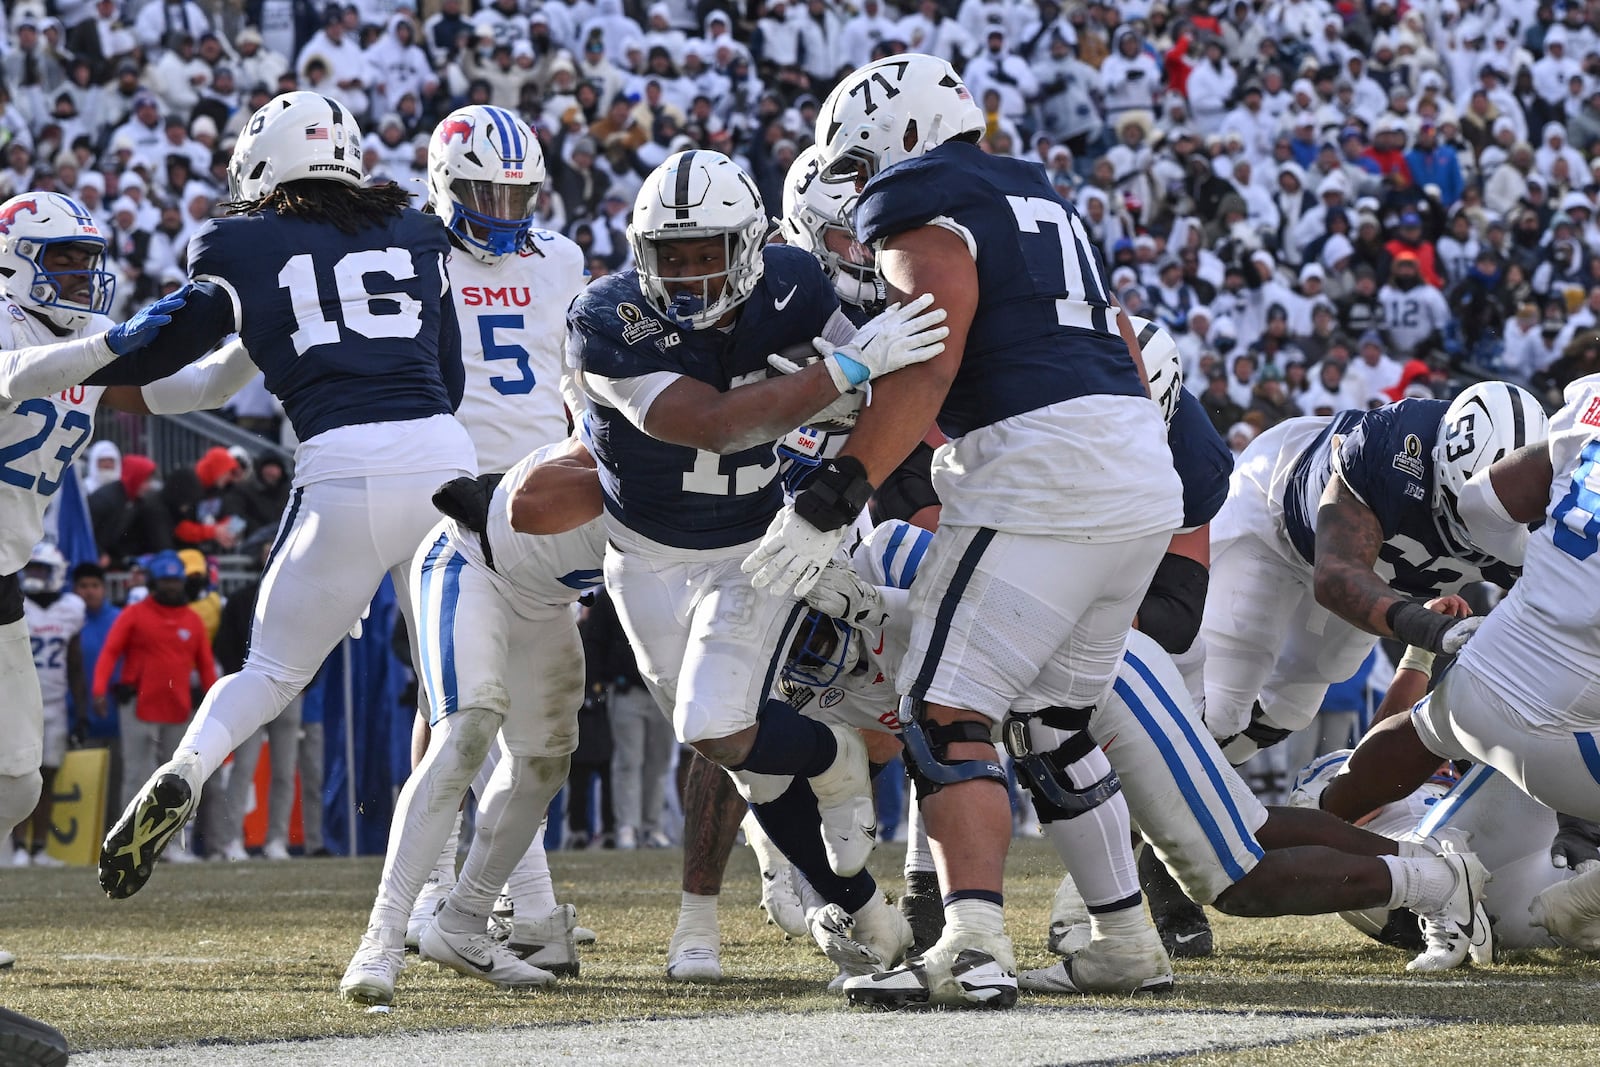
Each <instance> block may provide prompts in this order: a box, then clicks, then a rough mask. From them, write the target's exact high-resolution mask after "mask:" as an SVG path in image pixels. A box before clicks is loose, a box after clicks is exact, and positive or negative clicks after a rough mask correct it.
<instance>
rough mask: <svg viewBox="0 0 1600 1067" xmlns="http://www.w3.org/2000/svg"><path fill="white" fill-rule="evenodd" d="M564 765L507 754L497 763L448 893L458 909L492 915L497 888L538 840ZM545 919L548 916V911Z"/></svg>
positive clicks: (561, 761) (563, 775) (562, 778)
mask: <svg viewBox="0 0 1600 1067" xmlns="http://www.w3.org/2000/svg"><path fill="white" fill-rule="evenodd" d="M569 763H570V761H569V760H568V758H567V757H566V756H513V755H511V754H510V753H509V752H508V753H505V754H504V755H502V756H501V757H500V762H499V764H498V765H497V766H496V767H495V769H494V774H492V775H490V776H489V786H488V788H487V789H486V790H485V791H484V794H483V796H482V798H480V799H479V801H478V818H477V834H476V836H474V837H473V839H472V847H471V848H469V849H468V850H467V862H466V863H465V864H464V865H463V866H462V868H461V877H460V879H459V880H458V881H457V882H456V887H455V889H453V890H452V891H451V893H450V900H451V901H452V902H453V903H454V904H455V905H456V906H457V907H458V908H460V909H461V910H463V911H466V912H469V913H471V914H474V915H476V914H478V913H482V914H483V915H485V916H487V915H488V914H489V912H490V911H492V910H493V909H494V899H495V897H497V896H499V895H500V887H501V886H503V885H505V883H506V879H507V878H509V877H510V876H511V872H512V870H513V868H515V867H516V866H517V864H518V863H519V862H520V861H521V860H522V859H523V858H524V857H525V856H526V855H527V852H528V849H529V847H530V846H531V845H532V844H533V840H534V838H535V837H536V836H537V835H538V833H539V827H540V825H541V824H542V823H543V822H544V813H545V809H546V808H548V807H549V806H550V801H551V800H552V799H553V798H554V797H555V795H556V792H557V791H558V790H559V789H560V788H561V783H562V782H563V781H565V780H566V777H567V768H568V765H569ZM541 855H542V852H541ZM551 907H554V904H552V905H551ZM545 914H549V909H548V908H547V909H545Z"/></svg>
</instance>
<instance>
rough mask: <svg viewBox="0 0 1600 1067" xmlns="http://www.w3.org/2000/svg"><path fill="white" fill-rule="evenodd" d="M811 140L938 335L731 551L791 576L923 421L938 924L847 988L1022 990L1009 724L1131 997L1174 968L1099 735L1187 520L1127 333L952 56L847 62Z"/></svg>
mask: <svg viewBox="0 0 1600 1067" xmlns="http://www.w3.org/2000/svg"><path fill="white" fill-rule="evenodd" d="M817 129H818V133H819V138H818V141H819V144H821V145H822V177H823V178H824V179H833V180H839V181H851V180H854V181H855V183H856V186H857V188H858V190H859V191H860V200H859V201H858V204H857V207H856V215H855V226H854V232H855V234H856V236H857V237H858V238H859V239H860V240H861V241H862V242H863V243H865V244H867V245H869V246H872V247H873V248H874V249H875V250H876V253H877V265H878V269H879V271H880V272H881V273H882V275H883V279H884V283H885V287H886V293H887V297H888V299H890V300H905V299H910V298H912V297H914V296H919V295H920V296H926V295H932V296H933V297H934V299H935V306H937V307H942V308H944V309H945V310H946V311H947V312H948V315H949V318H948V320H947V321H948V322H949V324H950V330H951V334H950V343H949V344H948V345H947V347H946V349H945V351H944V352H943V354H942V355H941V356H939V357H936V358H935V359H933V360H930V361H928V362H927V363H924V364H921V365H919V366H917V367H912V368H909V369H908V370H907V371H906V372H904V373H901V374H899V375H895V376H891V377H890V378H888V379H886V380H885V381H884V382H882V383H880V384H879V385H878V386H875V388H877V389H878V390H879V394H880V395H879V396H877V397H876V398H875V399H874V402H873V403H872V404H871V405H870V406H868V407H866V408H865V409H863V411H862V413H861V418H860V421H859V422H858V424H857V426H856V429H855V430H854V432H853V433H852V434H851V438H850V441H849V442H848V443H847V444H846V446H845V449H844V453H843V454H842V455H841V456H840V457H839V458H838V459H836V460H833V461H830V463H828V464H825V465H824V466H823V467H822V468H821V469H820V470H819V471H818V473H817V474H815V475H813V476H812V478H811V479H810V480H809V481H808V482H807V486H806V488H805V490H804V491H803V492H802V493H801V494H800V496H799V497H798V498H797V499H796V501H795V503H794V505H793V506H792V507H789V508H786V509H785V511H784V513H783V514H781V515H780V516H779V518H778V519H777V520H775V522H774V523H773V526H772V528H771V529H770V530H769V532H768V535H767V537H766V538H765V539H764V541H763V543H762V545H761V547H760V549H758V550H757V552H755V553H753V554H752V555H751V557H750V558H749V559H747V560H746V562H745V567H746V568H747V569H748V570H749V571H750V572H751V573H752V574H753V580H754V582H755V584H756V585H758V586H766V587H770V588H771V589H772V590H774V591H777V592H779V593H787V592H788V591H789V590H791V589H801V590H803V589H804V588H805V587H807V586H809V585H810V584H811V583H812V582H814V581H815V579H816V575H817V573H818V572H819V571H820V569H821V567H822V566H823V565H824V564H825V563H826V561H827V559H828V558H829V557H830V556H831V554H832V552H833V550H834V546H835V545H837V544H838V543H839V539H840V536H841V531H842V529H843V528H844V527H845V526H846V525H847V524H848V523H850V522H851V521H853V520H854V518H855V515H854V513H853V512H852V511H851V509H850V508H849V507H848V503H849V502H850V501H853V500H854V499H856V498H857V497H860V496H865V495H866V494H867V493H868V492H870V491H871V489H872V487H873V486H875V485H878V484H880V483H882V482H883V480H884V479H885V478H886V477H887V476H888V475H889V473H890V472H891V471H892V470H894V469H895V467H896V466H897V465H898V464H899V463H900V462H901V461H902V460H903V459H905V458H906V456H907V455H908V454H909V453H910V452H911V451H912V450H913V448H914V447H915V445H916V444H917V443H918V442H919V441H921V440H922V438H923V436H924V435H925V434H926V432H927V431H928V428H929V427H930V426H931V425H932V424H933V423H934V421H935V419H936V418H937V421H938V424H939V427H940V429H941V430H943V431H944V432H945V433H946V434H947V435H949V436H950V438H951V441H950V442H949V443H948V444H946V445H943V446H941V447H940V448H939V450H938V452H937V454H936V456H935V459H934V465H933V477H934V483H935V487H936V489H937V491H938V494H939V498H940V501H941V504H942V515H941V520H940V521H941V533H940V536H939V537H938V538H937V539H936V541H935V544H934V546H933V548H932V549H931V550H930V555H929V558H928V559H927V560H926V561H924V563H923V566H922V569H921V577H920V578H919V580H918V582H917V584H916V585H915V586H914V587H913V589H912V605H911V609H912V611H913V613H914V616H915V617H914V620H913V631H912V639H911V645H910V650H909V652H908V653H907V655H906V658H905V661H904V663H903V664H902V668H901V670H900V671H899V677H900V684H901V686H902V695H903V696H904V697H905V700H906V702H905V705H904V713H903V715H902V719H903V727H904V728H903V738H904V740H905V744H906V747H907V751H908V754H909V755H910V757H911V759H910V761H909V762H910V764H912V765H914V770H913V774H914V776H915V779H916V782H917V788H918V793H919V796H920V800H921V803H922V805H923V815H924V818H925V821H926V824H927V827H928V833H929V836H930V838H931V839H932V841H933V843H934V850H935V856H936V858H937V860H938V862H939V867H940V871H939V873H940V881H941V882H942V883H943V885H944V888H945V889H946V891H947V895H946V897H945V903H946V908H945V910H946V918H947V924H946V927H945V931H944V934H943V935H942V936H941V937H940V939H939V941H938V943H936V944H935V945H934V946H933V947H932V948H930V949H929V950H928V951H927V952H925V953H923V955H922V956H921V957H920V958H917V959H913V960H912V961H910V962H908V963H907V964H906V965H905V966H904V967H902V968H900V969H899V970H896V971H890V972H888V973H887V974H883V975H875V976H870V977H861V978H856V979H852V980H851V981H849V982H847V983H845V990H846V993H847V995H848V996H850V997H851V998H852V999H853V1000H858V1001H865V1002H870V1003H878V1004H884V1005H889V1006H894V1005H899V1004H905V1003H912V1002H929V1001H931V1002H933V1003H938V1004H950V1005H979V1004H987V1005H999V1006H1004V1005H1009V1004H1011V1003H1014V1002H1015V1000H1016V981H1017V980H1016V974H1015V971H1016V964H1015V960H1014V958H1013V954H1012V950H1011V943H1010V941H1009V939H1007V938H1006V936H1005V933H1004V929H1003V913H1002V907H1003V903H1004V897H1003V890H1002V887H1003V875H1004V866H1005V854H1006V849H1007V846H1008V844H1009V840H1010V836H1011V811H1010V805H1009V802H1008V794H1007V789H1006V778H1005V774H1004V772H1003V771H1002V769H1001V767H1000V764H999V761H998V759H997V756H996V752H995V748H994V744H993V742H992V740H991V737H992V731H993V729H994V727H995V726H996V725H997V724H999V723H1001V722H1002V721H1005V722H1006V724H1007V727H1006V737H1007V741H1008V747H1009V748H1011V750H1012V752H1013V755H1014V756H1015V757H1016V759H1017V763H1018V766H1019V768H1021V769H1022V770H1023V771H1024V777H1026V778H1028V779H1029V788H1030V791H1031V792H1032V794H1033V796H1034V804H1035V808H1036V809H1037V810H1038V812H1039V814H1040V816H1041V821H1042V822H1043V823H1044V824H1045V830H1046V833H1047V835H1048V836H1049V837H1050V838H1051V840H1052V842H1053V843H1054V844H1055V845H1056V847H1057V849H1058V851H1060V852H1061V853H1062V856H1063V858H1064V859H1066V860H1067V861H1068V864H1069V867H1070V868H1071V869H1072V870H1073V872H1074V874H1075V875H1076V876H1077V879H1078V884H1079V887H1080V888H1081V889H1082V890H1083V891H1084V896H1085V898H1086V899H1087V900H1088V901H1089V904H1090V907H1091V909H1092V910H1093V911H1094V913H1095V922H1096V926H1097V933H1101V934H1104V935H1105V937H1104V938H1097V941H1096V946H1100V945H1101V944H1102V942H1105V943H1109V940H1110V939H1112V938H1115V939H1116V941H1117V945H1118V947H1117V948H1116V950H1115V951H1110V952H1104V951H1102V952H1100V957H1101V959H1100V962H1099V964H1098V968H1097V969H1098V973H1099V974H1100V975H1101V976H1102V977H1101V978H1099V979H1097V981H1104V982H1105V987H1106V988H1113V987H1115V988H1122V989H1125V990H1127V989H1133V988H1137V987H1138V986H1139V985H1141V984H1143V983H1144V982H1145V981H1146V980H1147V979H1150V978H1152V977H1155V976H1159V975H1162V974H1164V973H1165V972H1166V970H1167V968H1168V967H1169V966H1170V965H1169V964H1168V962H1167V959H1166V954H1165V953H1164V952H1163V951H1162V949H1161V942H1160V939H1159V938H1158V937H1157V936H1156V933H1155V930H1154V929H1153V928H1151V927H1150V925H1149V923H1148V921H1147V920H1146V919H1145V917H1144V909H1143V906H1142V905H1143V899H1142V896H1141V894H1140V891H1139V883H1138V879H1137V875H1136V873H1135V869H1134V862H1133V856H1132V852H1131V849H1130V848H1129V847H1128V812H1127V805H1126V803H1125V802H1124V801H1123V799H1122V797H1121V796H1120V795H1119V793H1118V784H1117V779H1116V776H1115V774H1114V773H1113V772H1112V771H1111V767H1110V764H1109V763H1107V762H1106V760H1105V756H1104V754H1103V753H1102V752H1101V751H1100V749H1099V747H1098V746H1097V745H1096V744H1095V742H1094V739H1093V738H1092V736H1091V735H1090V733H1089V730H1088V720H1089V715H1090V713H1091V712H1092V710H1093V708H1094V706H1095V705H1096V704H1097V703H1098V702H1099V701H1100V700H1101V699H1103V697H1104V694H1105V693H1106V692H1107V691H1108V690H1109V689H1110V686H1111V684H1112V681H1113V678H1114V676H1115V672H1116V665H1117V661H1118V657H1119V655H1120V654H1121V651H1122V646H1123V642H1124V640H1125V639H1126V635H1127V631H1128V628H1129V626H1130V624H1131V623H1132V622H1133V617H1134V614H1135V612H1136V611H1137V609H1138V606H1139V601H1140V598H1141V597H1142V596H1143V594H1144V591H1145V589H1146V588H1147V587H1148V586H1149V584H1150V579H1151V577H1152V576H1153V575H1154V573H1155V570H1156V566H1157V564H1158V563H1159V562H1160V560H1161V558H1162V555H1163V554H1164V553H1165V551H1166V546H1167V543H1168V541H1169V540H1170V539H1171V535H1172V533H1173V531H1174V530H1176V529H1178V528H1179V526H1180V525H1181V522H1182V493H1183V491H1182V486H1181V484H1180V483H1179V480H1178V476H1177V474H1176V473H1175V472H1174V471H1173V468H1172V457H1171V454H1170V452H1169V450H1168V448H1167V443H1166V427H1165V426H1164V425H1163V423H1162V420H1161V410H1160V408H1159V407H1158V406H1157V405H1156V404H1154V403H1152V402H1151V400H1150V395H1149V392H1148V386H1147V384H1146V381H1145V375H1144V371H1143V366H1142V363H1141V361H1140V357H1139V353H1138V346H1137V340H1136V338H1135V337H1134V335H1133V331H1132V327H1131V324H1130V323H1129V322H1128V321H1127V319H1126V317H1125V316H1124V315H1123V314H1122V313H1121V311H1120V309H1119V308H1118V307H1117V306H1116V305H1115V304H1114V303H1113V302H1112V300H1111V298H1110V295H1109V290H1108V287H1107V284H1106V279H1105V277H1104V270H1103V267H1102V265H1101V263H1100V260H1099V255H1098V253H1097V252H1096V250H1095V249H1094V246H1093V244H1092V242H1091V241H1090V239H1089V237H1088V234H1087V233H1086V231H1085V230H1084V226H1083V223H1082V222H1081V221H1080V220H1079V219H1078V217H1077V214H1076V213H1075V212H1074V211H1073V209H1072V206H1071V205H1070V204H1068V203H1067V202H1065V201H1064V200H1062V199H1061V198H1060V197H1059V196H1057V195H1056V193H1055V191H1054V190H1053V189H1052V188H1051V186H1050V184H1049V182H1048V181H1047V180H1046V179H1045V177H1044V172H1043V171H1041V170H1040V169H1039V168H1038V167H1037V166H1035V165H1032V164H1028V163H1026V162H1025V161H1019V160H1013V159H1009V158H1005V157H998V156H991V155H988V154H986V153H984V152H983V151H982V150H981V149H979V148H978V146H977V141H978V139H979V137H980V136H981V135H982V132H983V129H984V117H983V112H982V111H981V110H980V109H979V108H978V107H977V106H976V105H975V104H974V103H973V102H972V98H971V94H970V93H969V92H968V91H967V88H966V86H965V85H963V84H962V82H961V80H960V78H959V77H957V76H956V74H955V71H954V70H953V69H952V68H951V67H950V65H949V64H948V63H946V62H944V61H943V60H940V59H936V58H934V57H931V56H923V55H913V54H907V55H902V56H895V57H892V58H889V59H884V60H880V61H878V62H875V63H872V64H870V65H868V66H866V67H863V68H861V69H860V70H858V71H856V72H855V73H854V74H852V75H850V76H849V77H847V78H845V79H844V80H843V81H841V82H840V84H839V85H838V86H837V87H836V88H835V89H834V91H833V92H832V93H831V94H830V95H829V97H828V100H827V101H826V102H825V103H824V105H823V108H822V111H821V112H820V113H819V115H818V123H817ZM1108 443H1114V444H1110V446H1109V447H1108ZM841 505H845V506H841ZM1108 853H1109V855H1108ZM1096 946H1091V948H1090V949H1088V950H1086V952H1085V953H1084V954H1080V955H1081V956H1083V957H1086V959H1085V962H1086V963H1087V958H1092V957H1093V955H1094V953H1095V952H1096V951H1097V949H1096ZM1085 969H1086V970H1087V969H1089V968H1087V967H1086V968H1085Z"/></svg>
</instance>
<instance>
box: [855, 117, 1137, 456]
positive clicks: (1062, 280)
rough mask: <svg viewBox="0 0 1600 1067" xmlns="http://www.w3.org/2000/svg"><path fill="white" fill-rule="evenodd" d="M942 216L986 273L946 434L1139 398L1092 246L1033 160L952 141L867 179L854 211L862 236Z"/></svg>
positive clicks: (946, 411)
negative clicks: (1091, 400)
mask: <svg viewBox="0 0 1600 1067" xmlns="http://www.w3.org/2000/svg"><path fill="white" fill-rule="evenodd" d="M945 221H948V222H949V223H953V224H954V226H953V227H952V228H960V229H964V230H965V231H966V233H967V234H969V235H970V237H971V245H972V246H975V248H974V253H973V254H974V258H975V259H976V261H977V268H978V277H979V278H980V279H981V281H982V285H981V291H980V295H979V298H978V307H977V311H976V313H975V315H974V317H973V320H972V326H971V328H970V330H969V331H968V333H967V345H966V352H965V354H964V356H963V358H962V361H961V369H960V371H959V372H958V374H957V376H956V380H955V382H954V384H953V385H951V387H950V393H949V396H948V397H947V398H946V400H945V403H944V407H943V408H942V409H941V410H940V412H939V425H940V427H941V428H942V429H943V430H944V431H945V432H946V433H947V434H950V435H951V436H959V435H961V434H965V433H968V432H970V431H971V430H973V429H975V428H977V427H979V426H987V425H990V424H992V423H996V422H999V421H1000V420H1002V419H1005V418H1009V417H1011V416H1013V415H1019V414H1021V413H1023V412H1026V411H1032V410H1035V409H1037V408H1042V407H1046V406H1048V405H1050V404H1055V403H1058V402H1060V401H1063V400H1071V399H1074V398H1076V397H1081V396H1089V395H1097V394H1098V395H1113V396H1141V397H1142V396H1144V395H1145V390H1144V386H1143V384H1142V383H1141V382H1140V381H1139V372H1138V369H1137V368H1136V367H1135V366H1134V364H1133V360H1132V358H1131V356H1130V355H1129V353H1128V346H1127V344H1126V343H1125V342H1124V341H1123V339H1122V335H1121V334H1120V333H1119V332H1118V329H1117V319H1116V309H1115V308H1113V307H1111V301H1110V294H1109V291H1108V287H1107V285H1106V281H1105V271H1104V269H1103V267H1102V265H1101V263H1100V255H1099V252H1098V251H1097V250H1096V249H1095V247H1094V243H1093V242H1092V241H1090V240H1089V237H1088V234H1087V232H1086V231H1085V230H1084V226H1083V222H1082V220H1081V219H1079V218H1078V214H1077V212H1076V211H1074V210H1073V208H1072V205H1070V204H1068V203H1067V202H1066V201H1065V200H1062V199H1061V198H1060V197H1059V196H1057V195H1056V192H1055V190H1054V189H1053V188H1052V187H1051V185H1050V183H1049V182H1048V181H1047V180H1046V179H1045V176H1044V171H1043V170H1042V169H1041V168H1040V167H1039V166H1038V165H1037V164H1034V163H1028V162H1025V161H1022V160H1015V159H1010V158H1006V157H1001V156H992V155H989V154H988V153H986V152H984V151H982V150H981V149H979V148H978V147H977V146H976V145H971V144H967V143H965V142H961V141H948V142H946V143H944V144H942V145H940V146H939V147H937V148H935V149H933V150H932V151H931V152H929V153H927V154H926V155H923V156H918V157H917V158H915V159H910V160H907V161H905V162H903V163H899V164H897V165H895V166H893V167H890V168H889V169H888V170H886V171H884V172H883V173H881V174H879V175H877V176H876V177H874V178H873V179H872V181H870V182H868V183H867V187H866V189H865V190H864V191H863V192H862V194H861V199H860V202H859V204H858V206H857V208H856V219H855V222H856V234H857V235H858V236H859V238H860V240H861V241H862V242H863V243H864V244H877V243H878V242H880V241H883V240H884V239H886V238H888V237H892V236H894V235H895V234H898V233H904V232H906V231H908V230H914V229H917V228H919V227H922V226H925V225H928V224H929V223H935V224H938V223H941V222H945Z"/></svg>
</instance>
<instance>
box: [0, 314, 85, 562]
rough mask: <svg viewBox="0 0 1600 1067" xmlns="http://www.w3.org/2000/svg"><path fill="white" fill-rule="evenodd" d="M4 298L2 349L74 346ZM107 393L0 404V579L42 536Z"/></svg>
mask: <svg viewBox="0 0 1600 1067" xmlns="http://www.w3.org/2000/svg"><path fill="white" fill-rule="evenodd" d="M79 336H81V334H78V333H73V334H70V335H68V336H66V337H58V336H56V335H55V334H54V333H52V332H50V330H48V329H46V328H45V327H44V326H43V325H42V324H40V323H39V322H38V321H37V320H36V319H34V318H33V317H31V316H30V315H28V314H27V313H26V312H24V311H23V310H22V309H21V308H20V307H18V306H17V305H16V304H13V303H11V301H9V300H7V299H5V298H4V297H0V345H3V346H4V348H5V349H6V350H7V351H13V352H14V351H16V350H17V349H21V348H30V347H33V346H35V345H49V344H57V343H59V342H61V341H70V340H73V339H75V338H77V337H79ZM104 392H105V389H104V388H103V387H101V386H95V385H75V386H73V387H72V388H70V389H66V390H63V391H62V392H59V393H52V394H51V395H49V396H43V397H35V398H33V399H30V400H23V401H21V402H19V403H17V404H14V405H10V404H5V403H4V402H0V575H3V574H15V573H16V572H17V571H20V570H21V569H22V567H23V564H25V563H27V562H28V554H29V553H31V552H32V551H33V546H34V545H36V544H38V543H39V538H40V537H42V536H43V534H44V509H45V506H46V505H48V504H49V503H50V498H51V497H52V496H54V495H55V492H56V490H57V489H59V488H60V487H61V479H62V477H63V475H64V473H65V471H66V468H67V464H69V463H71V462H72V461H73V460H74V459H76V458H77V456H78V453H79V452H81V451H83V449H84V448H85V447H86V446H87V445H88V443H89V435H90V434H92V433H93V432H94V410H95V408H96V407H97V406H98V405H99V403H100V394H102V393H104Z"/></svg>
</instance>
